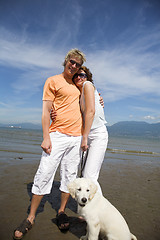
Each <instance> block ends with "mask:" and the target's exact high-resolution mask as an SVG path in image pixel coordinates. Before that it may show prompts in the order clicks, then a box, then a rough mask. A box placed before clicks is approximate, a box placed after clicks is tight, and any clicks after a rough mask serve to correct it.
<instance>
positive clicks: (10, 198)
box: [0, 160, 160, 240]
mask: <svg viewBox="0 0 160 240" xmlns="http://www.w3.org/2000/svg"><path fill="white" fill-rule="evenodd" d="M16 161H17V160H15V161H12V164H9V165H8V164H7V163H6V164H5V162H1V166H2V168H1V177H0V181H1V197H0V204H1V220H0V229H1V230H0V231H1V232H0V236H1V239H3V240H8V239H12V235H13V230H14V229H15V228H16V227H17V226H18V225H19V224H20V223H21V221H22V220H23V219H24V218H25V217H26V216H27V210H28V207H29V205H30V196H31V195H30V189H31V184H32V181H33V177H34V174H35V172H36V170H37V167H38V164H39V161H37V160H34V162H32V161H30V162H28V163H27V162H26V161H25V162H22V161H21V160H20V161H18V164H16ZM10 162H11V161H10ZM159 173H160V166H159V165H158V164H157V162H155V163H154V162H153V161H149V162H147V161H145V162H142V161H140V162H138V161H133V160H124V161H123V160H121V161H118V162H117V161H108V162H107V161H105V162H104V163H103V166H102V169H101V173H100V177H99V183H100V184H101V187H102V191H103V194H104V196H105V197H106V198H107V199H108V200H109V201H110V202H111V203H112V204H113V205H114V206H115V207H116V208H117V209H118V210H119V211H120V212H121V213H122V215H123V216H124V218H125V219H126V221H127V223H128V225H129V228H130V230H131V232H132V233H133V234H134V235H135V236H136V237H137V239H138V240H146V239H150V240H159V236H160V228H159V225H160V206H159V202H160V188H159V186H160V174H159ZM58 186H59V174H58V171H57V174H56V176H55V182H54V188H53V191H52V193H51V194H50V195H48V196H47V198H45V199H44V201H43V203H42V205H41V209H40V213H39V214H38V215H37V217H36V222H35V226H34V227H33V229H32V230H31V231H29V233H28V234H27V235H26V236H25V238H24V239H26V240H43V239H45V240H51V239H55V240H60V239H61V240H62V239H64V240H74V239H79V238H80V236H81V235H83V234H85V228H86V224H85V223H82V222H79V220H78V219H77V217H78V215H77V214H76V204H75V202H74V201H73V200H70V201H69V203H68V208H67V209H66V213H67V214H68V215H69V217H70V221H71V227H70V230H69V231H68V232H67V233H65V234H64V233H61V232H60V231H59V229H58V228H57V226H56V224H55V217H56V208H57V207H58V204H59V202H60V192H59V190H58Z"/></svg>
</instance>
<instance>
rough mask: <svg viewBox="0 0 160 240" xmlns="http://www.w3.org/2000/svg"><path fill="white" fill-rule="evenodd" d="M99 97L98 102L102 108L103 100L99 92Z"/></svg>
mask: <svg viewBox="0 0 160 240" xmlns="http://www.w3.org/2000/svg"><path fill="white" fill-rule="evenodd" d="M99 96H100V99H99V102H100V104H101V106H102V107H103V108H104V101H103V97H101V94H100V93H99Z"/></svg>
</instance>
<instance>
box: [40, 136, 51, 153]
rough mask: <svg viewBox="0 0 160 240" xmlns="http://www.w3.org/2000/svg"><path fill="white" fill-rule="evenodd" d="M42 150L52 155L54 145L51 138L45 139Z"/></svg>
mask: <svg viewBox="0 0 160 240" xmlns="http://www.w3.org/2000/svg"><path fill="white" fill-rule="evenodd" d="M41 148H42V149H43V151H45V152H46V153H47V154H50V153H51V151H52V144H51V140H50V137H49V138H45V139H44V140H43V142H42V144H41Z"/></svg>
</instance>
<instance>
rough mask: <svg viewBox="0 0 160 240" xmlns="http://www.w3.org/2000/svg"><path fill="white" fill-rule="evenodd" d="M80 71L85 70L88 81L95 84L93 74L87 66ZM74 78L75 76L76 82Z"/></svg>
mask: <svg viewBox="0 0 160 240" xmlns="http://www.w3.org/2000/svg"><path fill="white" fill-rule="evenodd" d="M79 70H83V71H84V72H85V73H86V75H87V81H90V82H91V83H93V79H92V73H91V72H90V70H89V68H87V67H85V66H81V67H80V68H79ZM74 76H75V75H74ZM74 76H73V82H74Z"/></svg>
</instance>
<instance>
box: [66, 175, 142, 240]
mask: <svg viewBox="0 0 160 240" xmlns="http://www.w3.org/2000/svg"><path fill="white" fill-rule="evenodd" d="M68 189H69V192H70V194H71V196H72V197H73V198H74V199H75V200H76V201H77V202H78V213H79V214H80V215H81V216H82V217H84V219H85V220H86V222H87V234H86V236H82V237H81V238H80V239H81V240H87V239H88V240H98V237H99V234H101V236H102V237H107V238H108V240H131V239H133V240H137V238H136V237H135V236H134V235H133V234H132V233H131V232H130V231H129V228H128V225H127V223H126V221H125V220H124V218H123V217H122V215H121V214H120V212H119V211H118V210H117V209H116V208H115V207H114V206H113V205H112V204H111V203H110V202H109V201H108V200H107V199H106V198H104V197H103V196H102V195H100V194H99V193H98V192H97V186H96V185H95V184H94V183H93V182H92V181H91V180H89V179H86V178H77V179H75V180H74V181H73V182H71V183H69V185H68Z"/></svg>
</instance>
